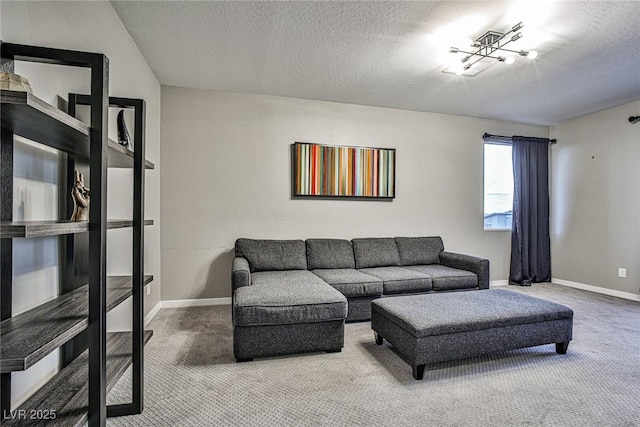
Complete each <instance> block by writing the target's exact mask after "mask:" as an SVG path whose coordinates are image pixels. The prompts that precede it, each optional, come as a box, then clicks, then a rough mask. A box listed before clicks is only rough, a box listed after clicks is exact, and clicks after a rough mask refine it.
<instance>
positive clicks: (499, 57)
mask: <svg viewBox="0 0 640 427" xmlns="http://www.w3.org/2000/svg"><path fill="white" fill-rule="evenodd" d="M506 60H507V58H505V57H504V56H498V61H500V62H504V61H506Z"/></svg>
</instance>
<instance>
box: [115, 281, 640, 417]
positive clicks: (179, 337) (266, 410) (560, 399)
mask: <svg viewBox="0 0 640 427" xmlns="http://www.w3.org/2000/svg"><path fill="white" fill-rule="evenodd" d="M508 289H510V290H514V291H518V292H524V293H527V294H530V295H533V296H539V297H542V298H546V299H549V300H552V301H555V302H558V303H561V304H565V305H567V306H569V307H571V308H572V309H573V310H574V312H575V319H574V338H573V341H572V342H571V344H570V345H569V351H568V353H567V354H566V355H558V354H556V353H555V346H554V345H545V346H539V347H534V348H529V349H522V350H516V351H510V352H504V353H499V354H494V355H490V356H481V357H474V358H470V359H465V360H460V361H454V362H447V363H439V364H436V365H432V366H430V367H427V370H426V371H425V376H424V380H422V381H415V380H414V379H413V377H412V376H411V369H410V368H409V366H408V365H406V364H405V363H404V362H402V361H401V360H400V359H399V358H398V356H396V354H395V353H394V352H393V351H391V350H390V349H389V347H388V344H387V343H386V341H385V345H384V346H377V345H375V343H374V339H373V333H372V332H371V329H370V324H369V322H363V323H353V324H347V326H346V332H345V348H344V349H343V351H342V352H341V353H333V354H326V353H316V354H307V355H298V356H291V357H279V358H270V359H256V360H255V361H253V362H248V363H241V364H238V363H235V362H234V359H233V353H232V329H231V313H230V307H229V306H213V307H194V308H181V309H164V310H161V311H160V313H159V314H158V315H157V316H156V318H155V319H154V320H153V321H152V322H151V324H150V328H152V329H153V330H154V336H153V338H152V339H151V341H150V342H149V344H148V345H147V347H146V362H145V365H146V369H145V410H144V412H143V413H142V414H141V415H136V416H130V417H121V418H111V419H109V421H108V424H109V425H110V426H325V425H326V426H563V427H564V426H580V427H582V426H639V425H640V303H637V302H632V301H627V300H622V299H617V298H613V297H607V296H603V295H599V294H594V293H590V292H585V291H579V290H575V289H570V288H566V287H561V286H556V285H552V284H538V285H534V286H533V287H531V288H516V287H509V288H508ZM129 381H130V372H128V373H127V374H125V376H124V377H123V378H122V379H121V381H120V382H119V383H118V385H116V387H114V389H113V391H112V392H111V394H110V395H109V402H110V403H115V402H123V401H125V400H126V399H127V398H128V394H127V393H128V390H129Z"/></svg>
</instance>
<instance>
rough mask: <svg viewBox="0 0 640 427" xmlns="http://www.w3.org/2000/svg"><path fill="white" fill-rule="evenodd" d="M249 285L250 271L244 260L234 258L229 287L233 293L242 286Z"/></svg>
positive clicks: (247, 262) (247, 263)
mask: <svg viewBox="0 0 640 427" xmlns="http://www.w3.org/2000/svg"><path fill="white" fill-rule="evenodd" d="M250 285H251V270H250V269H249V261H247V260H246V258H242V257H235V258H234V259H233V266H232V267H231V286H232V288H233V290H234V291H235V290H236V289H238V288H241V287H243V286H250Z"/></svg>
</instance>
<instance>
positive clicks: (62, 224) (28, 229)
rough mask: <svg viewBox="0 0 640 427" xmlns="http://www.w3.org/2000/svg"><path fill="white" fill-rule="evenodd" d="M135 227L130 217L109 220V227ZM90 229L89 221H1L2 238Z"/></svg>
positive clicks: (44, 235) (146, 223)
mask: <svg viewBox="0 0 640 427" xmlns="http://www.w3.org/2000/svg"><path fill="white" fill-rule="evenodd" d="M144 225H153V220H152V219H147V220H145V221H144ZM127 227H133V221H132V220H129V219H110V220H108V221H107V229H108V230H114V229H117V228H127ZM86 231H89V221H80V222H76V221H69V220H61V221H55V220H52V221H12V222H9V221H2V222H0V238H3V239H20V238H26V239H29V238H34V237H46V236H59V235H63V234H75V233H84V232H86Z"/></svg>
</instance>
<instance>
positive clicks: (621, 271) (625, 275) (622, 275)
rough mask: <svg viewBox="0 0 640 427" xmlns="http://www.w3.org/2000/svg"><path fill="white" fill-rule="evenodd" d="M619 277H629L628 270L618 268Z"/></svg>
mask: <svg viewBox="0 0 640 427" xmlns="http://www.w3.org/2000/svg"><path fill="white" fill-rule="evenodd" d="M618 277H622V278H625V277H627V269H626V268H618Z"/></svg>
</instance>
